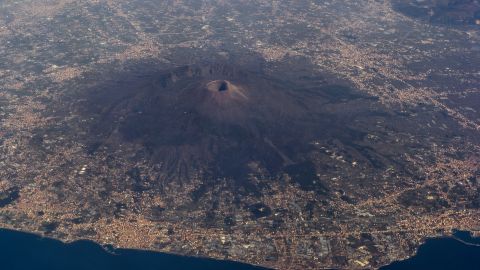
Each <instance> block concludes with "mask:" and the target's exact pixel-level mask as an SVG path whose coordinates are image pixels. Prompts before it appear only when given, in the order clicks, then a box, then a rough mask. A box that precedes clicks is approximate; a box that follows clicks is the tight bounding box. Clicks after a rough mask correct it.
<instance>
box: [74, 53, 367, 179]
mask: <svg viewBox="0 0 480 270" xmlns="http://www.w3.org/2000/svg"><path fill="white" fill-rule="evenodd" d="M138 69H139V68H138V67H137V70H138ZM285 69H288V67H286V68H285ZM141 70H142V71H141V72H130V73H129V74H128V75H121V76H117V77H115V78H113V79H109V80H108V82H107V83H105V84H103V85H99V86H96V87H95V89H94V90H93V91H90V92H89V94H88V96H87V98H85V99H86V102H85V103H82V104H81V105H79V106H77V107H78V108H79V111H81V113H82V114H83V115H84V116H85V117H86V118H88V119H93V121H90V122H92V124H91V125H90V126H89V128H88V134H89V138H95V140H93V141H92V140H91V139H90V142H89V144H90V145H94V147H91V148H90V149H93V150H90V152H91V154H94V152H95V150H96V149H98V147H99V146H100V145H105V146H108V149H115V148H118V146H120V145H130V146H132V147H133V148H135V149H137V152H138V153H137V155H136V156H139V157H141V158H142V159H147V160H148V161H149V162H150V163H153V164H156V166H158V167H159V168H160V170H161V171H162V175H163V179H162V181H167V182H168V181H181V182H185V181H189V179H191V178H192V177H194V176H195V175H200V176H201V177H202V178H208V179H217V178H229V179H234V180H236V181H237V182H238V183H245V181H247V180H246V179H248V178H249V177H252V175H259V174H262V175H267V176H272V177H276V176H279V175H281V174H284V173H288V174H289V175H290V176H291V177H292V178H294V180H295V179H296V178H298V179H297V180H298V181H299V183H301V184H303V187H305V188H308V189H316V187H315V185H314V184H312V183H318V182H319V181H317V180H318V179H317V176H316V175H317V173H316V167H315V165H314V162H313V160H311V159H312V158H311V155H310V153H311V149H312V144H313V141H314V140H317V139H321V138H326V137H332V134H336V135H335V136H336V137H339V138H342V137H345V139H346V140H351V139H352V138H351V137H350V136H351V135H349V134H348V133H346V132H344V131H345V127H344V124H343V123H342V121H341V119H338V117H336V116H333V115H330V114H329V113H328V112H327V110H325V109H324V108H323V106H324V105H326V104H331V103H332V102H340V101H341V100H343V96H342V95H344V96H345V98H351V97H353V98H358V97H363V96H359V95H358V94H353V93H351V92H350V91H351V90H350V89H348V88H346V87H339V86H334V87H336V89H337V90H338V91H336V90H334V91H332V90H331V89H332V88H331V87H330V88H329V87H326V83H325V81H324V79H323V78H322V77H321V76H320V75H318V74H313V75H311V76H309V77H305V76H304V73H305V72H304V71H302V72H303V73H302V74H303V75H302V77H299V76H297V77H296V75H295V72H290V73H284V72H281V71H280V70H281V69H279V68H266V67H260V68H259V67H256V68H252V67H251V66H248V65H243V64H239V63H231V62H229V61H226V60H223V59H222V60H214V61H212V60H211V59H209V60H208V61H198V62H197V63H193V64H189V65H182V66H176V67H171V68H163V69H162V68H156V67H152V66H150V67H148V68H146V67H142V68H141ZM145 70H148V72H146V71H145ZM345 89H348V90H345ZM339 134H340V135H339ZM297 169H301V173H300V174H299V173H296V172H297V171H298V170H297Z"/></svg>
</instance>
